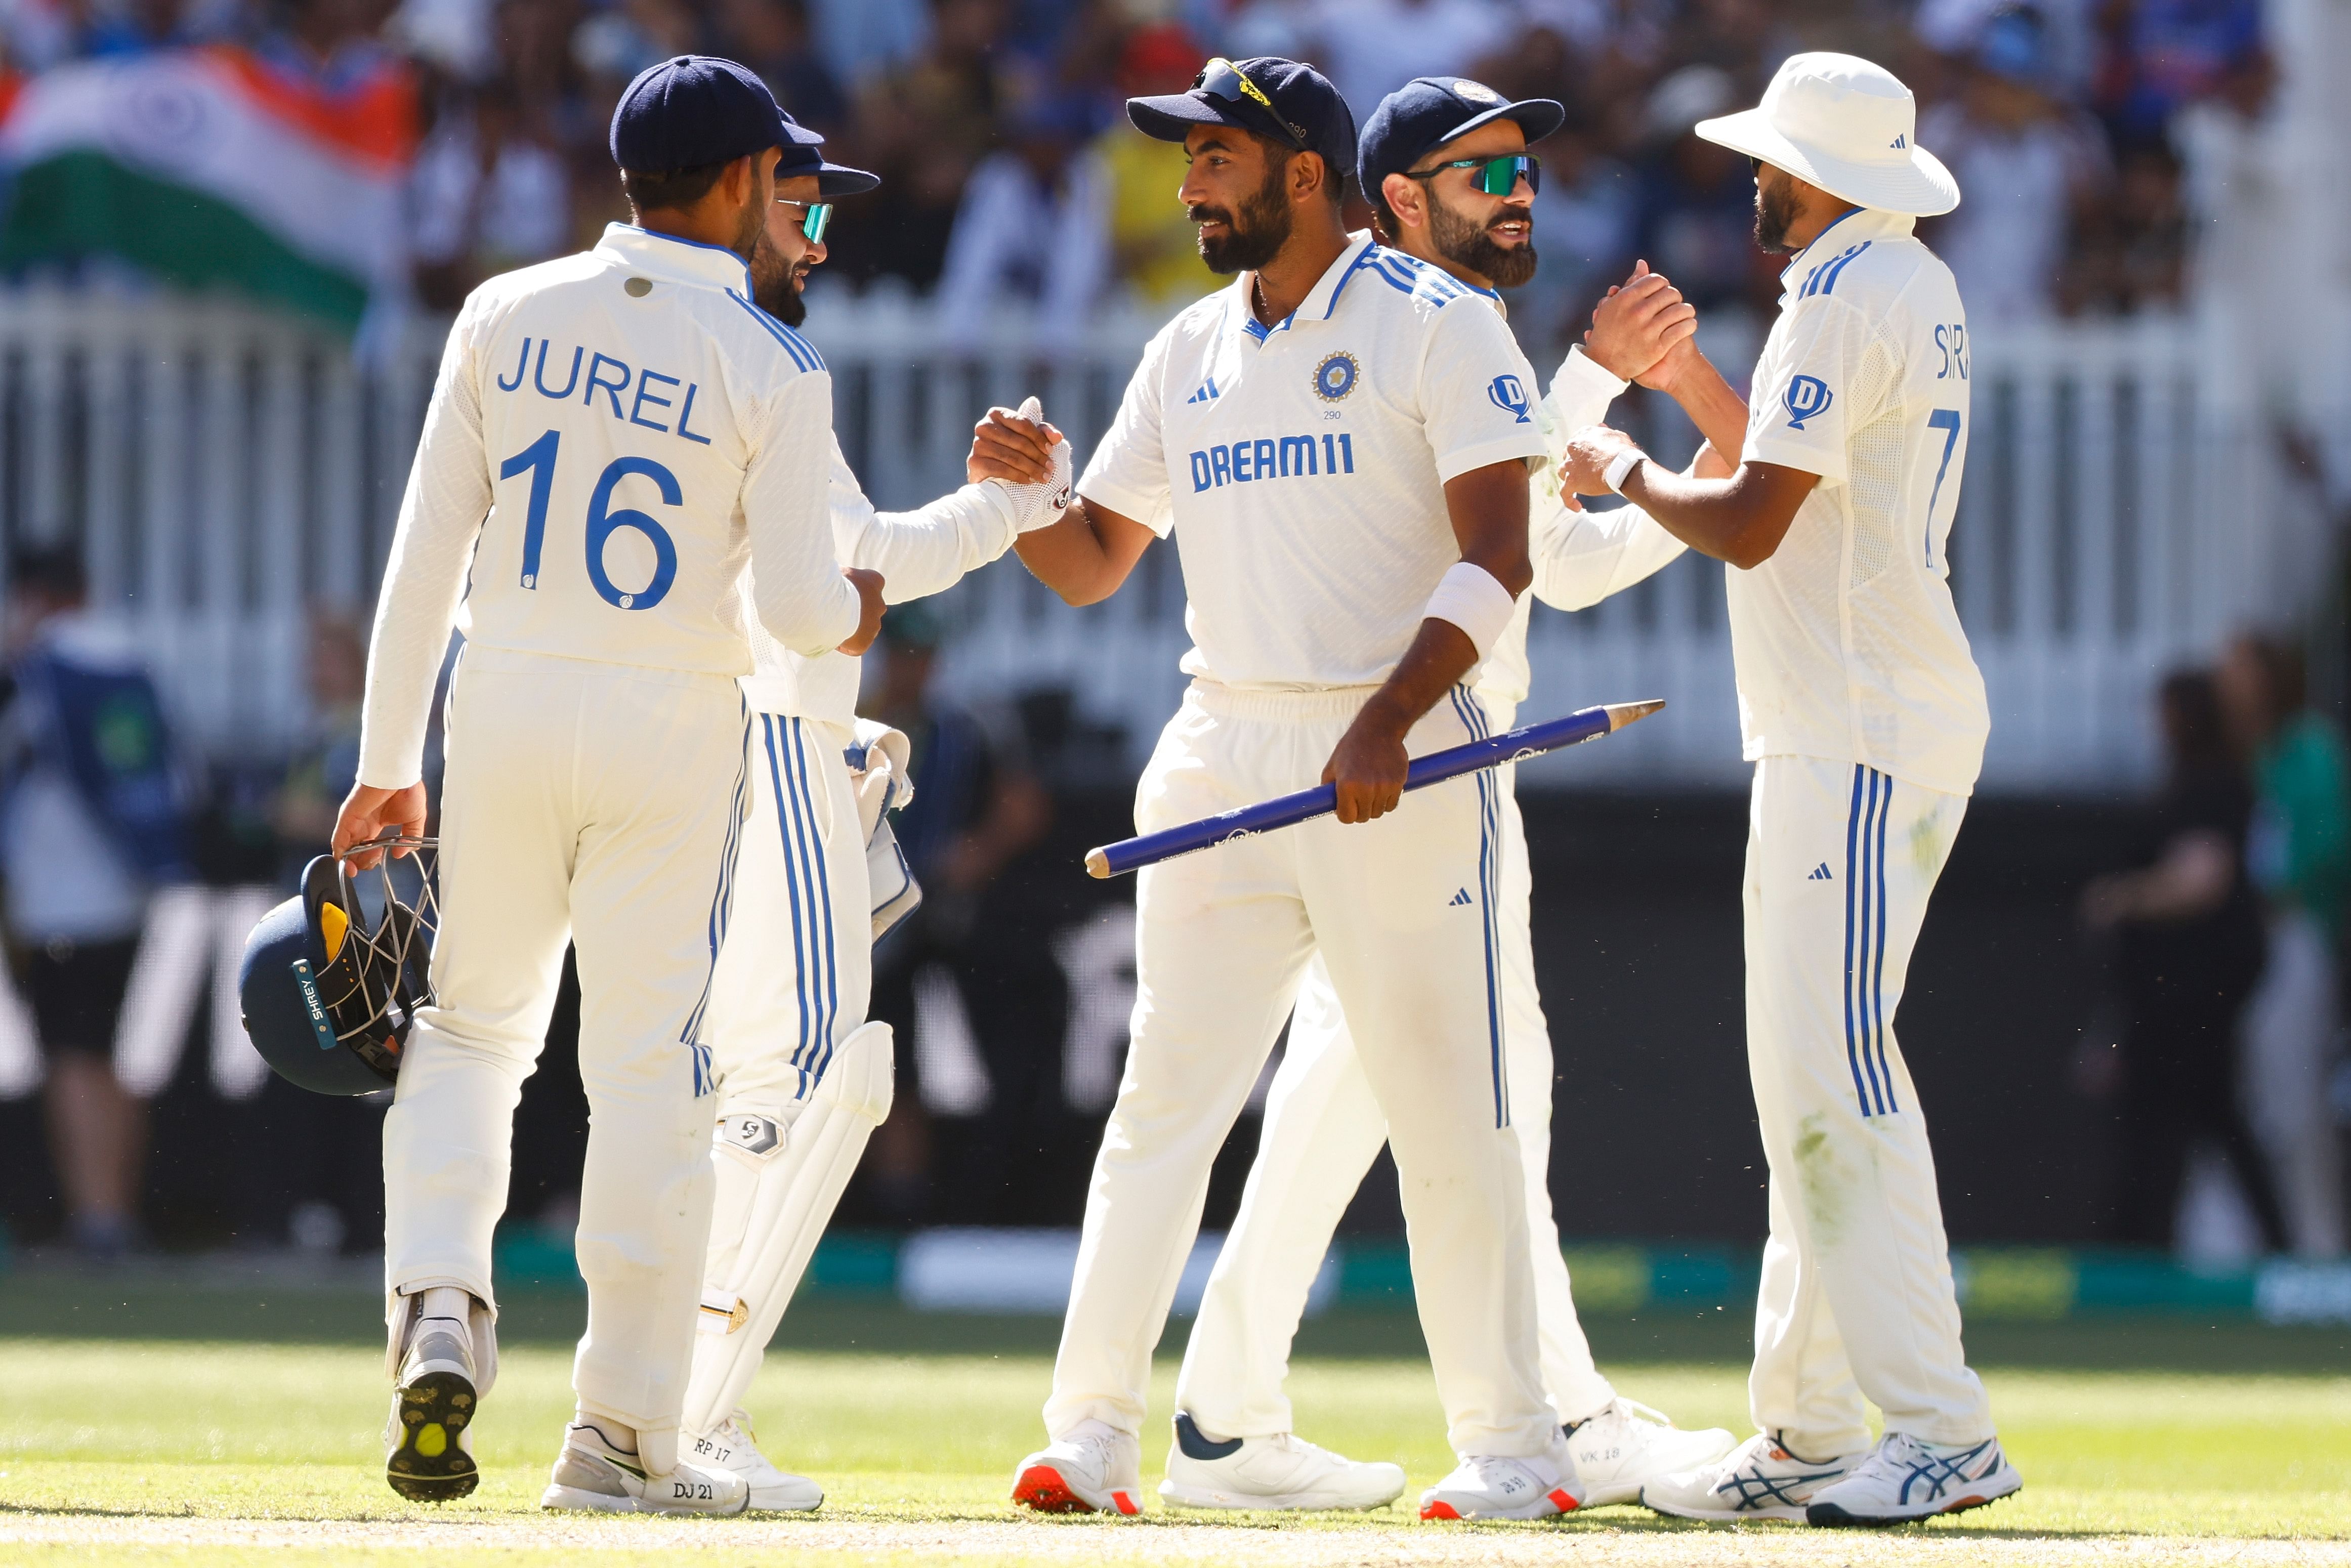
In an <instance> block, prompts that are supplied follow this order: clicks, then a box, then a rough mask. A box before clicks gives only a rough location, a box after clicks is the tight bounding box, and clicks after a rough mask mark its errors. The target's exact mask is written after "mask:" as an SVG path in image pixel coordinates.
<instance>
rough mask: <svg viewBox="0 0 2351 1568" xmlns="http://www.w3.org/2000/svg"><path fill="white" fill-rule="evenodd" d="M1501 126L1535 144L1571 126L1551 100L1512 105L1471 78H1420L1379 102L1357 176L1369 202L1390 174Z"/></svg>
mask: <svg viewBox="0 0 2351 1568" xmlns="http://www.w3.org/2000/svg"><path fill="white" fill-rule="evenodd" d="M1493 120H1516V121H1517V122H1518V126H1519V129H1520V131H1525V132H1526V137H1527V141H1528V142H1529V143H1530V144H1532V143H1534V142H1537V141H1541V140H1542V139H1543V138H1544V137H1546V136H1549V135H1550V134H1551V133H1552V131H1557V130H1558V129H1559V128H1560V127H1561V126H1562V125H1564V124H1566V123H1567V107H1566V105H1564V104H1562V103H1559V102H1556V101H1554V100H1553V99H1548V98H1528V99H1520V100H1519V101H1518V102H1516V103H1512V102H1510V100H1509V99H1505V98H1504V97H1503V96H1502V95H1501V94H1500V93H1499V92H1496V91H1495V90H1494V89H1492V88H1490V87H1488V86H1487V85H1486V84H1485V83H1484V82H1479V81H1471V80H1470V79H1469V78H1467V77H1415V78H1413V79H1412V80H1410V81H1408V82H1406V83H1405V84H1404V86H1402V87H1400V88H1398V89H1395V91H1394V92H1392V93H1390V94H1388V95H1387V97H1385V98H1384V99H1380V106H1379V107H1378V108H1377V109H1374V110H1372V117H1371V119H1369V120H1365V121H1364V153H1363V163H1362V166H1361V168H1360V169H1359V170H1358V171H1357V173H1358V177H1359V178H1360V179H1361V181H1362V183H1363V187H1364V196H1365V199H1366V200H1368V199H1369V198H1370V195H1371V193H1373V192H1374V191H1376V190H1378V189H1379V188H1380V182H1381V181H1383V180H1384V179H1386V178H1387V177H1388V176H1389V175H1390V174H1401V173H1404V172H1406V171H1407V170H1409V169H1410V168H1411V167H1412V166H1413V165H1414V164H1415V163H1417V162H1420V161H1421V160H1422V159H1423V158H1425V157H1426V156H1427V155H1428V154H1429V152H1431V151H1432V150H1434V149H1436V148H1438V147H1442V146H1444V145H1445V144H1446V143H1447V142H1448V141H1452V140H1453V139H1454V138H1455V137H1458V136H1467V135H1468V134H1469V133H1470V132H1471V131H1475V130H1477V129H1478V128H1479V126H1481V125H1485V124H1487V123H1489V122H1490V121H1493Z"/></svg>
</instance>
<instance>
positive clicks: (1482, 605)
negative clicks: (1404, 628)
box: [1421, 560, 1519, 659]
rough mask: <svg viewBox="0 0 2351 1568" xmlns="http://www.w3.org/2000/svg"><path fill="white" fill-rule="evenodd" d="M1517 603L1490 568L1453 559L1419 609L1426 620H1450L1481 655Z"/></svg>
mask: <svg viewBox="0 0 2351 1568" xmlns="http://www.w3.org/2000/svg"><path fill="white" fill-rule="evenodd" d="M1518 607H1519V601H1517V600H1515V599H1513V598H1511V597H1510V590H1509V589H1507V588H1504V587H1503V586H1502V585H1501V584H1500V583H1499V581H1497V580H1495V578H1494V574H1493V573H1492V572H1490V571H1488V570H1486V569H1485V568H1484V567H1482V566H1473V565H1471V564H1470V563H1469V562H1468V561H1466V560H1463V561H1456V562H1455V563H1454V564H1453V565H1452V567H1451V568H1450V569H1449V570H1447V572H1446V574H1445V575H1444V576H1443V577H1442V578H1440V579H1438V580H1437V591H1436V592H1434V593H1432V594H1430V595H1429V596H1428V608H1427V609H1426V610H1425V611H1423V612H1421V613H1422V615H1423V617H1424V618H1426V619H1427V620H1430V621H1449V622H1452V623H1453V624H1454V625H1456V626H1458V627H1460V628H1461V630H1462V631H1463V632H1465V633H1467V634H1468V638H1469V641H1470V643H1471V644H1472V645H1473V646H1475V647H1476V648H1477V650H1478V656H1479V658H1481V659H1482V658H1484V657H1485V656H1486V653H1487V650H1488V649H1489V648H1491V647H1493V645H1494V643H1495V641H1496V639H1498V638H1499V637H1500V636H1501V634H1502V631H1503V628H1505V627H1507V626H1509V625H1510V617H1511V615H1512V614H1514V613H1515V612H1517V610H1518Z"/></svg>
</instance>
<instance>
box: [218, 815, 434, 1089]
mask: <svg viewBox="0 0 2351 1568" xmlns="http://www.w3.org/2000/svg"><path fill="white" fill-rule="evenodd" d="M437 848H438V846H437V844H436V842H435V841H434V840H432V839H419V838H386V839H382V840H379V841H375V842H372V843H369V844H364V845H360V846H356V847H355V848H354V849H353V850H351V851H350V852H346V853H345V854H344V855H342V856H333V855H320V856H319V858H318V859H316V860H314V861H312V862H310V863H309V864H308V866H307V867H305V868H304V869H303V872H302V891H301V892H300V893H299V894H297V895H296V896H294V897H292V898H289V899H287V901H286V902H285V903H283V904H279V905H278V906H277V908H275V909H273V910H271V911H270V912H269V913H268V914H267V915H264V916H262V918H261V921H260V923H259V924H258V925H255V926H254V928H253V934H252V935H251V936H248V937H247V938H246V944H245V958H244V961H243V962H242V964H241V965H240V966H239V967H238V970H237V999H238V1002H239V1004H240V1006H241V1007H242V1009H243V1011H244V1015H245V1031H246V1034H247V1035H249V1036H251V1037H252V1040H253V1046H254V1049H255V1050H256V1051H259V1052H260V1053H261V1058H262V1060H263V1061H266V1062H268V1063H269V1065H270V1068H271V1069H272V1070H273V1071H276V1072H277V1075H278V1076H279V1077H280V1078H283V1079H285V1080H286V1081H287V1082H289V1083H294V1084H297V1085H299V1086H300V1087H302V1088H304V1089H308V1090H312V1091H315V1092H318V1093H320V1094H370V1093H373V1092H376V1091H378V1090H381V1089H385V1088H388V1087H390V1086H391V1084H392V1082H393V1080H394V1078H395V1077H397V1075H398V1074H399V1071H400V1058H401V1052H402V1051H403V1050H404V1049H405V1048H406V1046H407V1044H408V1031H409V1027H410V1025H411V1024H412V1023H413V1022H414V1020H415V1017H416V1013H417V1010H418V1009H421V1008H426V1007H430V1006H432V1004H433V981H432V974H431V968H432V959H433V939H434V934H435V932H436V931H437V930H438V928H439V926H440V923H441V911H440V904H439V900H438V896H437V893H436V890H435V881H436V873H437V872H438V869H439V868H438V866H437V865H436V863H435V861H436V855H437ZM385 851H391V852H392V853H384V852H385ZM371 854H372V855H375V856H376V857H377V858H376V863H375V864H374V865H372V866H368V867H363V868H355V867H353V866H352V865H351V863H350V859H351V856H352V855H362V856H365V855H371ZM395 857H396V858H395Z"/></svg>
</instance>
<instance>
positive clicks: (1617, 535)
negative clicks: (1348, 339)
mask: <svg viewBox="0 0 2351 1568" xmlns="http://www.w3.org/2000/svg"><path fill="white" fill-rule="evenodd" d="M1495 308H1497V309H1499V308H1501V301H1500V300H1499V298H1497V299H1496V300H1495ZM1630 384H1631V383H1630V382H1625V381H1623V380H1620V379H1619V378H1618V377H1616V376H1615V375H1614V374H1612V373H1611V372H1609V371H1606V370H1604V369H1602V368H1601V367H1600V366H1599V365H1598V364H1595V363H1594V362H1593V361H1592V360H1590V359H1588V358H1586V357H1585V355H1584V352H1583V350H1582V349H1580V348H1577V349H1571V350H1568V355H1567V358H1566V359H1565V360H1564V361H1562V362H1561V364H1560V367H1559V372H1558V373H1557V374H1556V375H1554V376H1552V381H1551V390H1550V391H1548V392H1545V393H1544V394H1543V400H1542V402H1541V403H1540V404H1539V405H1538V406H1537V408H1536V411H1535V424H1536V427H1537V428H1538V429H1539V430H1541V433H1542V437H1543V443H1544V446H1545V448H1546V451H1545V454H1544V456H1543V460H1542V462H1541V465H1539V466H1537V467H1536V469H1535V471H1534V473H1533V475H1532V476H1531V478H1530V482H1529V493H1528V497H1527V559H1528V560H1529V562H1530V563H1531V565H1532V566H1533V567H1534V572H1535V580H1534V585H1533V587H1532V588H1531V589H1530V590H1529V591H1526V592H1524V593H1521V594H1520V595H1519V605H1518V610H1517V612H1516V613H1514V614H1513V615H1512V616H1511V617H1510V624H1509V625H1508V626H1506V627H1504V628H1503V631H1502V634H1501V635H1500V636H1499V637H1498V638H1496V639H1495V640H1494V645H1493V646H1492V647H1491V648H1489V649H1488V650H1487V651H1486V659H1485V663H1484V664H1480V665H1479V669H1478V675H1477V689H1478V695H1479V696H1481V697H1484V698H1486V699H1488V700H1489V702H1490V703H1494V704H1508V705H1510V706H1513V707H1515V706H1517V705H1518V704H1520V703H1522V702H1524V701H1526V700H1527V690H1528V687H1529V685H1530V684H1531V681H1532V679H1533V674H1534V671H1533V666H1532V665H1531V664H1529V662H1528V660H1527V618H1528V616H1529V615H1530V614H1531V612H1532V609H1533V601H1535V600H1538V599H1540V600H1541V601H1543V602H1544V603H1545V604H1548V605H1550V606H1551V607H1552V609H1554V610H1582V609H1584V608H1586V607H1587V606H1590V605H1593V604H1597V603H1599V602H1600V601H1602V600H1604V599H1605V598H1607V597H1608V596H1609V595H1610V594H1612V593H1616V592H1619V591H1622V590H1625V589H1627V588H1630V587H1632V586H1633V585H1634V584H1635V583H1636V582H1639V581H1641V580H1644V579H1646V578H1647V577H1649V576H1651V575H1652V574H1654V573H1656V571H1658V570H1661V569H1662V568H1664V567H1667V566H1668V565H1670V564H1672V563H1673V562H1674V561H1675V560H1677V559H1680V557H1681V554H1682V552H1683V551H1684V550H1685V549H1688V548H1689V547H1688V546H1687V545H1685V544H1683V543H1682V541H1681V540H1679V539H1677V538H1674V536H1673V535H1671V534H1669V533H1667V532H1666V530H1665V529H1664V528H1661V527H1659V526H1658V525H1657V523H1656V519H1654V518H1653V517H1650V516H1649V515H1648V514H1647V513H1646V512H1645V511H1643V510H1641V508H1640V507H1629V506H1628V507H1615V508H1614V509H1613V510H1610V511H1605V512H1593V511H1582V512H1572V511H1570V510H1568V508H1567V504H1566V502H1565V501H1564V500H1563V499H1562V497H1561V496H1560V489H1559V462H1560V459H1561V458H1562V457H1564V456H1565V455H1567V439H1568V437H1569V436H1571V435H1573V434H1575V433H1576V432H1577V431H1579V430H1582V429H1583V428H1584V426H1586V425H1591V424H1598V423H1602V422H1603V421H1604V420H1605V419H1606V418H1607V415H1608V405H1609V404H1610V403H1612V402H1615V401H1616V399H1617V397H1618V396H1619V395H1621V394H1622V393H1623V392H1624V391H1625V388H1626V387H1627V386H1629V385H1630ZM1577 695H1578V696H1579V697H1581V696H1583V695H1591V694H1587V693H1579V694H1577Z"/></svg>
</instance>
